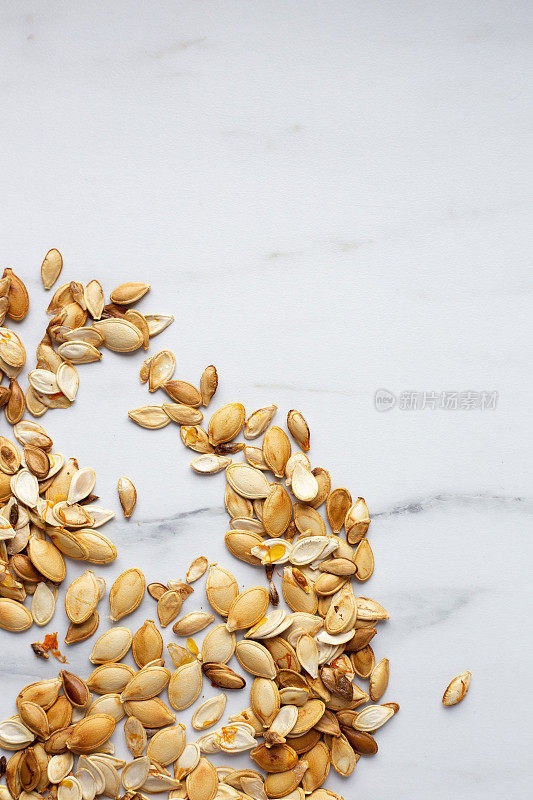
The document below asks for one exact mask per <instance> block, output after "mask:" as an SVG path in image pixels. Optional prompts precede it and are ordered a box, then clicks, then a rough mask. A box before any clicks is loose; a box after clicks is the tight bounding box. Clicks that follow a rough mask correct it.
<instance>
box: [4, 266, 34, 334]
mask: <svg viewBox="0 0 533 800" xmlns="http://www.w3.org/2000/svg"><path fill="white" fill-rule="evenodd" d="M2 277H4V278H9V279H10V283H9V291H8V292H7V297H8V299H9V308H8V310H7V316H8V317H9V319H14V320H16V321H17V322H20V320H21V319H24V317H25V316H26V314H27V313H28V309H29V307H30V300H29V297H28V290H27V289H26V286H25V284H24V282H23V281H22V280H21V279H20V278H19V277H18V275H15V273H14V272H13V270H12V269H10V268H9V267H6V268H5V270H4V274H3V276H2Z"/></svg>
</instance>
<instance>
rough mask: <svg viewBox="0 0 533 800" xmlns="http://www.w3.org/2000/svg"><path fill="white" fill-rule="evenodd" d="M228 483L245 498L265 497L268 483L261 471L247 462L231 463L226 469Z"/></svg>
mask: <svg viewBox="0 0 533 800" xmlns="http://www.w3.org/2000/svg"><path fill="white" fill-rule="evenodd" d="M226 478H227V481H228V483H229V485H230V486H231V487H232V489H234V490H235V491H236V492H237V494H240V495H241V496H242V497H245V498H246V499H247V500H254V499H260V498H263V497H267V496H268V495H269V493H270V484H269V482H268V481H267V479H266V477H265V476H264V475H263V473H262V472H261V471H260V470H258V469H255V468H254V467H250V466H249V465H248V464H231V465H230V466H229V467H228V468H227V469H226Z"/></svg>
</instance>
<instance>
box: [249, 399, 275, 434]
mask: <svg viewBox="0 0 533 800" xmlns="http://www.w3.org/2000/svg"><path fill="white" fill-rule="evenodd" d="M277 410H278V407H277V406H275V405H271V406H265V407H264V408H259V409H257V411H254V412H253V413H252V414H250V416H249V417H248V419H247V420H246V424H245V426H244V438H245V439H257V437H258V436H261V434H262V433H264V432H265V431H266V429H267V428H268V426H269V425H270V422H271V420H272V417H273V416H274V414H275V413H276V411H277Z"/></svg>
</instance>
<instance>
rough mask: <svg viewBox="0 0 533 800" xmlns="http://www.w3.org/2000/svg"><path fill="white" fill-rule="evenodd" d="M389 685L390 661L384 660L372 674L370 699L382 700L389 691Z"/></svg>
mask: <svg viewBox="0 0 533 800" xmlns="http://www.w3.org/2000/svg"><path fill="white" fill-rule="evenodd" d="M388 683H389V659H388V658H382V659H381V661H379V662H378V663H377V664H376V666H375V667H374V669H373V670H372V672H371V673H370V688H369V693H370V698H371V700H374V702H375V701H377V700H380V699H381V698H382V697H383V695H384V694H385V691H386V689H387V686H388Z"/></svg>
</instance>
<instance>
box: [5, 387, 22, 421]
mask: <svg viewBox="0 0 533 800" xmlns="http://www.w3.org/2000/svg"><path fill="white" fill-rule="evenodd" d="M9 392H10V394H9V400H8V401H7V403H6V405H5V406H4V414H5V417H6V420H7V421H8V422H9V424H10V425H16V424H17V422H20V420H21V419H22V417H23V416H24V411H25V409H26V400H25V397H24V392H23V391H22V389H21V388H20V386H19V384H18V383H17V381H16V380H15V378H11V379H10V381H9Z"/></svg>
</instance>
